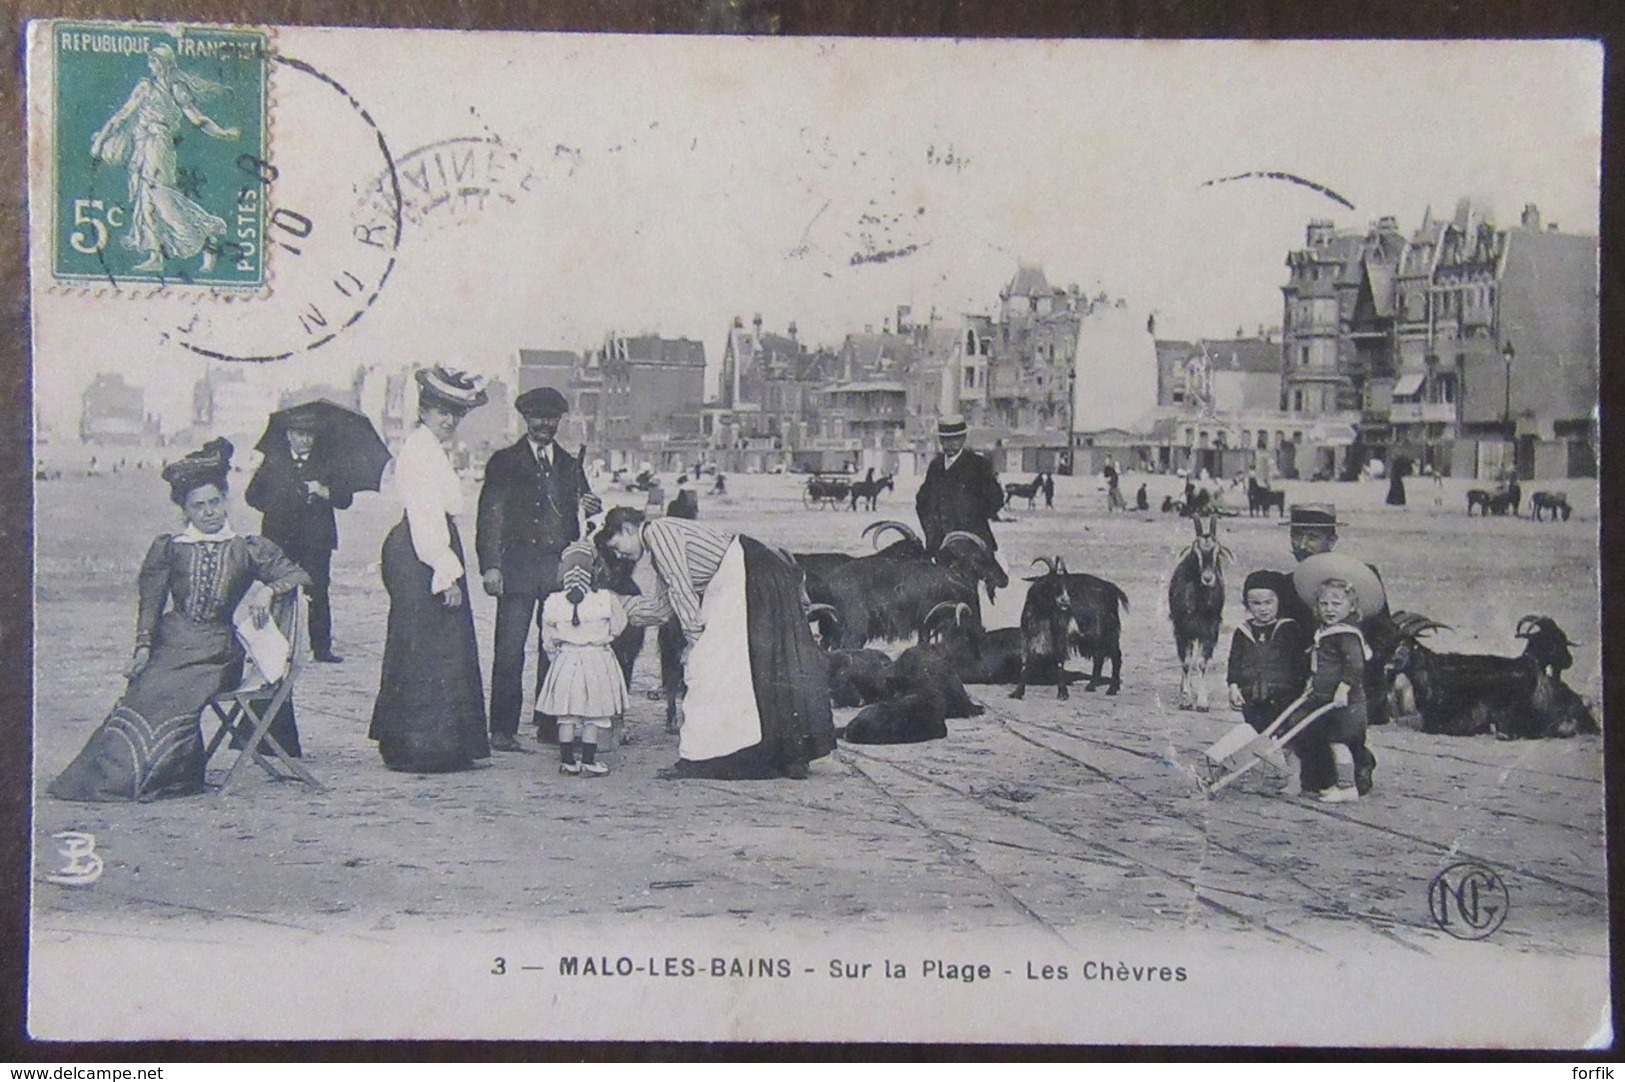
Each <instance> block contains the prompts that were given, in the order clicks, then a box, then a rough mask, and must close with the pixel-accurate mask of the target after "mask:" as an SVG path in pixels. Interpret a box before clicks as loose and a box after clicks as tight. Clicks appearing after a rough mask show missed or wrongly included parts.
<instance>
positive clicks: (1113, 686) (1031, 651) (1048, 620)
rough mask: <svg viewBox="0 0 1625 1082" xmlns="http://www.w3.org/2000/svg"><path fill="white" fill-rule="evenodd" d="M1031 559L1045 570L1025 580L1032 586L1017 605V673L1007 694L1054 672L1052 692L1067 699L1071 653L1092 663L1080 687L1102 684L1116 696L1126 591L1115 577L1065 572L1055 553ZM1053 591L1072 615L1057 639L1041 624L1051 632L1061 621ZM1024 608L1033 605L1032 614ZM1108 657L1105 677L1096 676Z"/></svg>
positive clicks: (1023, 690) (1015, 695) (1119, 686)
mask: <svg viewBox="0 0 1625 1082" xmlns="http://www.w3.org/2000/svg"><path fill="white" fill-rule="evenodd" d="M1033 564H1034V565H1036V566H1042V567H1045V568H1047V569H1048V572H1047V573H1046V574H1044V575H1040V576H1035V577H1032V576H1030V577H1028V578H1027V580H1026V581H1028V582H1030V583H1032V585H1031V586H1029V587H1028V589H1027V598H1026V600H1025V601H1024V602H1023V603H1022V607H1021V632H1022V644H1021V645H1022V651H1023V653H1022V672H1021V679H1020V680H1019V681H1018V682H1017V685H1016V690H1015V691H1013V692H1011V693H1010V697H1011V698H1013V699H1019V698H1021V697H1022V696H1023V695H1025V694H1026V689H1027V685H1028V684H1038V683H1048V681H1049V679H1050V677H1049V675H1048V674H1049V673H1051V672H1053V673H1054V674H1055V677H1054V678H1055V680H1056V686H1057V689H1058V690H1057V697H1058V698H1062V699H1065V698H1068V697H1069V695H1070V692H1069V690H1068V688H1067V685H1068V684H1069V683H1070V682H1071V677H1070V675H1069V674H1068V673H1067V670H1066V668H1065V662H1066V659H1067V657H1068V655H1069V654H1073V653H1075V654H1077V655H1078V656H1079V657H1081V658H1087V659H1088V660H1089V661H1090V662H1091V664H1092V668H1091V670H1090V674H1089V679H1088V683H1087V684H1086V685H1085V686H1084V689H1083V690H1085V691H1094V690H1095V689H1096V688H1097V687H1099V686H1100V685H1101V684H1105V685H1106V694H1107V695H1116V694H1117V693H1118V691H1120V690H1121V689H1122V687H1123V647H1122V640H1123V613H1124V612H1126V611H1127V610H1128V595H1127V594H1125V593H1124V592H1123V591H1122V589H1121V588H1120V587H1119V586H1118V585H1117V584H1116V583H1115V582H1110V581H1108V580H1106V579H1103V578H1100V577H1099V576H1097V575H1090V574H1088V573H1086V572H1082V571H1076V572H1069V571H1067V569H1066V564H1065V562H1063V561H1062V560H1061V558H1060V557H1056V558H1055V559H1054V560H1050V559H1046V558H1044V557H1039V558H1038V559H1036V560H1034V561H1033ZM1041 583H1046V584H1047V585H1045V586H1044V587H1043V589H1042V590H1040V589H1039V585H1040V584H1041ZM1035 590H1037V591H1038V593H1037V594H1036V595H1035V594H1034V591H1035ZM1056 596H1064V597H1065V599H1066V603H1065V605H1064V606H1061V607H1062V608H1064V609H1065V616H1067V617H1070V619H1071V627H1070V631H1069V633H1068V635H1066V636H1064V637H1059V638H1057V637H1056V636H1055V635H1053V634H1048V633H1045V628H1047V630H1048V631H1055V630H1056V629H1058V628H1059V627H1060V626H1062V625H1061V623H1060V621H1061V620H1062V618H1063V614H1062V612H1061V611H1059V610H1058V609H1057V608H1056V606H1057V604H1058V602H1057V601H1056V600H1055V598H1056ZM1029 607H1031V609H1032V610H1033V611H1032V612H1031V614H1029ZM1029 615H1030V616H1031V618H1030V619H1029ZM1040 625H1044V627H1041V626H1040ZM1030 628H1031V629H1032V630H1033V631H1035V632H1038V634H1037V635H1036V637H1035V636H1034V635H1031V634H1029V629H1030ZM1107 661H1110V662H1111V663H1112V675H1111V679H1109V680H1107V679H1105V678H1103V677H1102V676H1101V670H1102V669H1103V668H1104V667H1105V663H1106V662H1107Z"/></svg>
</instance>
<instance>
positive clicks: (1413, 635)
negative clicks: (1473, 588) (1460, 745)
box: [1386, 612, 1599, 740]
mask: <svg viewBox="0 0 1625 1082" xmlns="http://www.w3.org/2000/svg"><path fill="white" fill-rule="evenodd" d="M1531 619H1549V618H1531V617H1526V618H1525V621H1528V620H1531ZM1394 623H1395V625H1396V626H1397V628H1398V631H1399V636H1400V637H1399V642H1398V645H1397V646H1396V647H1395V649H1394V653H1393V656H1392V657H1391V658H1390V659H1389V661H1388V664H1387V666H1386V675H1387V676H1388V678H1389V680H1390V681H1392V680H1393V679H1394V678H1395V677H1397V676H1401V675H1403V676H1404V677H1405V678H1406V680H1407V681H1408V683H1409V684H1410V688H1411V694H1412V696H1414V699H1415V705H1416V710H1417V712H1418V713H1420V714H1421V716H1422V731H1423V732H1426V733H1438V734H1442V735H1446V736H1478V735H1480V734H1482V733H1494V734H1495V735H1496V736H1498V737H1500V738H1501V739H1503V740H1518V739H1537V738H1542V737H1567V736H1573V735H1574V734H1575V733H1581V732H1591V733H1594V732H1597V731H1599V730H1598V726H1597V719H1596V718H1595V717H1594V716H1593V715H1592V713H1591V711H1590V710H1589V709H1588V708H1587V707H1586V705H1585V702H1584V701H1583V700H1581V698H1580V696H1579V695H1578V694H1577V693H1576V692H1575V691H1574V690H1573V689H1572V688H1570V687H1569V686H1568V685H1567V684H1565V683H1564V682H1563V681H1562V680H1561V679H1560V678H1559V677H1557V676H1554V675H1552V674H1551V673H1550V672H1549V671H1548V669H1549V667H1550V665H1551V664H1552V659H1551V658H1550V657H1548V656H1543V655H1542V654H1541V653H1539V651H1540V650H1541V649H1543V647H1544V646H1545V645H1547V644H1549V643H1550V642H1551V641H1553V640H1552V639H1551V638H1550V637H1548V638H1546V639H1544V640H1542V639H1541V638H1538V637H1530V636H1526V638H1530V642H1531V643H1536V642H1539V643H1541V645H1539V646H1535V647H1534V649H1533V650H1532V649H1531V648H1530V647H1529V646H1526V647H1525V650H1524V652H1523V653H1522V654H1521V655H1519V656H1518V657H1503V656H1500V655H1498V654H1455V653H1438V652H1435V651H1433V650H1430V649H1428V648H1427V647H1426V646H1424V645H1422V642H1421V636H1423V635H1425V634H1427V633H1428V632H1430V631H1433V630H1436V629H1444V628H1447V625H1445V624H1440V623H1437V622H1435V621H1433V620H1429V619H1428V618H1427V617H1425V616H1419V615H1417V614H1416V613H1407V612H1396V613H1394ZM1519 626H1520V629H1521V628H1522V627H1523V626H1524V622H1522V621H1520V625H1519ZM1551 627H1552V628H1553V629H1554V630H1555V631H1556V632H1557V634H1559V635H1561V634H1562V629H1561V628H1558V627H1557V625H1556V623H1555V622H1553V623H1552V624H1551ZM1563 641H1564V642H1567V636H1566V635H1564V636H1563ZM1565 652H1566V650H1565Z"/></svg>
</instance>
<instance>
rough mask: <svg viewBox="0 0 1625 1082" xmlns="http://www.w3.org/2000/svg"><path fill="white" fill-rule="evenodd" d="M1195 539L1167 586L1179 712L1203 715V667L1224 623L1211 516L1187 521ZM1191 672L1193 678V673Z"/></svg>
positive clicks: (1220, 551)
mask: <svg viewBox="0 0 1625 1082" xmlns="http://www.w3.org/2000/svg"><path fill="white" fill-rule="evenodd" d="M1192 523H1193V524H1194V525H1195V527H1196V539H1195V540H1194V541H1192V542H1191V543H1190V545H1189V546H1188V547H1187V548H1186V549H1185V551H1184V553H1183V554H1181V556H1180V559H1179V563H1178V565H1176V566H1175V567H1174V573H1173V577H1172V578H1171V579H1170V580H1169V582H1168V616H1169V619H1171V620H1172V621H1173V625H1174V647H1175V649H1176V650H1177V651H1178V652H1179V668H1180V680H1179V708H1180V709H1181V710H1190V709H1193V708H1194V709H1196V710H1199V711H1201V712H1202V713H1206V712H1207V710H1208V684H1207V667H1208V663H1209V662H1211V661H1212V660H1213V648H1214V646H1215V645H1217V644H1218V641H1219V624H1220V622H1221V621H1222V620H1223V619H1224V563H1223V561H1224V558H1225V557H1227V556H1229V555H1230V550H1228V549H1226V548H1225V547H1224V546H1223V545H1221V544H1220V543H1219V520H1218V518H1217V517H1216V516H1214V515H1206V516H1203V517H1201V518H1196V519H1192ZM1193 669H1194V670H1195V672H1194V674H1193V673H1192V670H1193Z"/></svg>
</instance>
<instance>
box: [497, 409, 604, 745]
mask: <svg viewBox="0 0 1625 1082" xmlns="http://www.w3.org/2000/svg"><path fill="white" fill-rule="evenodd" d="M514 408H515V409H517V410H518V411H519V415H520V416H521V417H523V418H524V419H525V435H524V436H523V437H522V438H521V439H520V440H519V442H517V443H515V444H513V445H512V446H509V447H504V448H502V449H501V450H499V451H497V452H496V453H495V454H493V455H492V456H491V460H490V461H489V462H488V463H486V466H485V484H484V485H483V486H482V487H481V489H480V510H479V519H478V521H477V523H476V526H475V539H474V547H475V551H476V552H477V554H478V557H479V562H480V576H481V579H482V580H483V584H484V586H485V592H486V593H488V594H490V595H491V596H492V597H495V598H496V599H497V627H496V645H495V648H494V651H493V652H494V654H495V660H494V661H493V662H492V664H491V747H492V749H494V750H496V751H523V750H526V749H524V748H522V747H521V746H520V744H519V741H518V739H517V736H518V733H519V712H520V709H521V705H522V704H523V703H525V702H535V701H536V696H537V695H538V694H539V693H540V691H541V688H542V684H543V683H544V682H545V681H546V679H547V669H548V660H547V654H546V652H545V651H539V652H538V654H537V658H536V686H535V687H534V688H533V689H531V692H530V694H529V695H528V696H527V695H526V694H525V688H524V667H525V640H526V639H527V638H528V637H529V635H530V625H531V623H532V622H533V621H534V622H535V623H536V625H537V631H538V633H540V631H541V602H542V599H544V598H545V597H547V595H548V594H550V593H552V592H553V591H554V590H556V589H557V588H558V586H559V582H558V576H559V557H560V556H561V555H562V554H563V552H564V547H565V546H566V545H568V544H569V543H570V542H572V541H575V540H577V539H578V538H580V536H581V514H582V513H583V512H585V513H586V514H587V515H596V514H597V513H598V512H600V511H602V510H603V503H602V502H601V501H600V500H599V499H598V497H597V496H595V495H593V493H592V489H591V486H589V485H588V483H587V475H586V473H585V472H584V471H583V470H582V468H581V463H580V461H579V460H578V459H576V458H575V457H573V456H572V455H570V454H569V453H568V452H566V451H565V450H564V448H562V447H560V446H559V445H558V444H557V442H555V441H554V438H553V437H554V435H555V434H556V433H557V432H558V429H559V420H560V419H561V418H562V417H563V416H564V414H565V413H566V412H568V410H569V404H568V403H567V402H566V401H565V399H564V396H563V395H562V394H560V393H559V392H558V391H556V390H554V389H553V388H552V387H537V388H535V389H534V390H530V391H526V392H525V393H524V394H522V395H520V396H519V397H518V398H517V399H516V400H515V401H514ZM535 721H536V728H537V738H538V739H540V740H543V741H549V742H550V741H552V740H554V739H556V733H557V728H556V726H557V723H558V722H557V719H556V718H551V717H548V716H546V715H543V714H536V715H535Z"/></svg>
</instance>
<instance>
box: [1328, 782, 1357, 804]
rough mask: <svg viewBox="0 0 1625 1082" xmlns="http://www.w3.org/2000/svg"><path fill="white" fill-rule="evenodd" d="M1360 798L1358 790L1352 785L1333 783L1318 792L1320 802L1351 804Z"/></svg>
mask: <svg viewBox="0 0 1625 1082" xmlns="http://www.w3.org/2000/svg"><path fill="white" fill-rule="evenodd" d="M1359 799H1360V791H1359V790H1358V789H1356V788H1355V787H1354V786H1352V785H1334V786H1332V787H1331V788H1330V789H1327V790H1326V791H1325V792H1323V793H1321V794H1320V802H1321V803H1322V804H1352V803H1354V802H1355V801H1357V800H1359Z"/></svg>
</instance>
